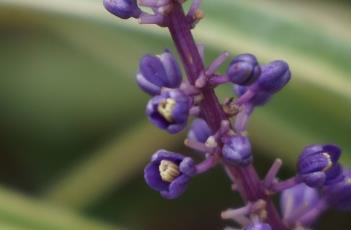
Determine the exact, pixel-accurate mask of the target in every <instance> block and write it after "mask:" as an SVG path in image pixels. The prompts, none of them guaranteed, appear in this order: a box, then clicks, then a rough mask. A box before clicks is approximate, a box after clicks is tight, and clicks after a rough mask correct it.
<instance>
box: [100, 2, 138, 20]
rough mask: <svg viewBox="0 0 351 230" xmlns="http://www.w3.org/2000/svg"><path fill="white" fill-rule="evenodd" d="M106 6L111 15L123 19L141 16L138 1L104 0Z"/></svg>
mask: <svg viewBox="0 0 351 230" xmlns="http://www.w3.org/2000/svg"><path fill="white" fill-rule="evenodd" d="M104 6H105V8H106V10H108V11H109V12H110V13H111V14H114V15H115V16H117V17H119V18H122V19H128V18H131V17H133V18H138V17H139V16H140V14H141V10H140V9H139V7H138V5H137V3H136V0H104Z"/></svg>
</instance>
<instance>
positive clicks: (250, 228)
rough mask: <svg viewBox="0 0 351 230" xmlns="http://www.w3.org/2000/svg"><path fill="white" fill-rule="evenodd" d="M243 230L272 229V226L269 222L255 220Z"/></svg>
mask: <svg viewBox="0 0 351 230" xmlns="http://www.w3.org/2000/svg"><path fill="white" fill-rule="evenodd" d="M244 230H272V228H271V226H270V225H269V224H266V223H261V222H257V223H252V224H249V225H248V226H246V227H245V228H244Z"/></svg>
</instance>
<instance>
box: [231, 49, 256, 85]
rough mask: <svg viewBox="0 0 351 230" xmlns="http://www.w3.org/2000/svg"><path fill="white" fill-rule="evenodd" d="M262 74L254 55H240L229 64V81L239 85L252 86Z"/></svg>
mask: <svg viewBox="0 0 351 230" xmlns="http://www.w3.org/2000/svg"><path fill="white" fill-rule="evenodd" d="M260 74H261V68H260V66H259V64H258V62H257V59H256V57H255V56H254V55H252V54H240V55H238V56H236V57H235V58H234V59H233V60H232V62H231V63H230V64H229V67H228V69H227V75H228V78H229V80H230V81H231V82H232V83H234V84H238V85H251V84H252V83H254V82H255V81H256V80H257V78H258V77H259V75H260Z"/></svg>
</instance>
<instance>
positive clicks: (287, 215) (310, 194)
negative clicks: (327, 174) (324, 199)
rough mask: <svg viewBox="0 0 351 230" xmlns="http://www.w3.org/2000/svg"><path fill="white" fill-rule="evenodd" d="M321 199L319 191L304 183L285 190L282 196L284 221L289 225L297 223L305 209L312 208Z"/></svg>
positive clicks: (281, 203) (281, 204)
mask: <svg viewBox="0 0 351 230" xmlns="http://www.w3.org/2000/svg"><path fill="white" fill-rule="evenodd" d="M319 200H320V199H319V193H318V191H317V190H316V189H314V188H311V187H309V186H307V185H306V184H304V183H301V184H298V185H295V186H294V187H292V188H289V189H286V190H284V191H283V192H282V194H281V197H280V207H281V210H282V213H283V220H284V222H286V223H288V224H289V225H294V224H296V223H297V222H298V221H299V217H300V216H301V215H300V214H302V213H303V211H304V210H308V209H309V208H312V207H313V206H314V205H316V204H317V202H318V201H319Z"/></svg>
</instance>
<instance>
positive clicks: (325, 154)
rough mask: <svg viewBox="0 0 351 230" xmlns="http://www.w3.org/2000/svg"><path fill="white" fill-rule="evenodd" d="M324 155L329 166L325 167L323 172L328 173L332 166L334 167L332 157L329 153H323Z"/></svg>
mask: <svg viewBox="0 0 351 230" xmlns="http://www.w3.org/2000/svg"><path fill="white" fill-rule="evenodd" d="M322 155H323V156H324V157H325V158H327V161H328V164H327V166H325V168H324V169H323V170H322V171H323V172H326V171H328V170H329V169H330V168H331V167H332V166H333V162H332V160H331V158H330V155H329V154H328V153H322Z"/></svg>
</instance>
